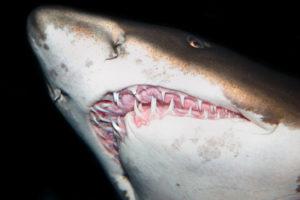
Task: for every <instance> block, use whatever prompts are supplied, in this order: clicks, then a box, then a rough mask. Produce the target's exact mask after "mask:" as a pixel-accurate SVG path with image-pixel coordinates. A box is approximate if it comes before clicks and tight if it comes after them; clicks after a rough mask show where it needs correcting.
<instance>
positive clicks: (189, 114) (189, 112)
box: [187, 106, 192, 116]
mask: <svg viewBox="0 0 300 200" xmlns="http://www.w3.org/2000/svg"><path fill="white" fill-rule="evenodd" d="M187 116H192V106H191V107H190V108H189V111H188V113H187Z"/></svg>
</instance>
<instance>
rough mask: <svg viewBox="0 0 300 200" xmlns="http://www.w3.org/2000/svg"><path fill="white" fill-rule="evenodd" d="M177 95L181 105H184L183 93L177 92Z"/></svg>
mask: <svg viewBox="0 0 300 200" xmlns="http://www.w3.org/2000/svg"><path fill="white" fill-rule="evenodd" d="M179 97H180V102H181V105H182V106H184V99H185V95H184V94H179Z"/></svg>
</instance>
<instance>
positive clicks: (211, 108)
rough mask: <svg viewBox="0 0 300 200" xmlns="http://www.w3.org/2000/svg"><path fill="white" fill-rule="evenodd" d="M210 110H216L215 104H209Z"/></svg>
mask: <svg viewBox="0 0 300 200" xmlns="http://www.w3.org/2000/svg"><path fill="white" fill-rule="evenodd" d="M210 111H211V112H212V113H214V112H216V106H215V105H211V106H210Z"/></svg>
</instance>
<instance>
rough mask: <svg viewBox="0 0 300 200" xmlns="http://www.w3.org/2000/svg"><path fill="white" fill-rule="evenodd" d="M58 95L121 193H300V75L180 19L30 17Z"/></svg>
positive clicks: (164, 199)
mask: <svg viewBox="0 0 300 200" xmlns="http://www.w3.org/2000/svg"><path fill="white" fill-rule="evenodd" d="M27 28H28V40H29V42H30V45H31V46H32V49H33V51H34V53H35V54H36V56H37V59H38V60H39V62H40V64H41V69H42V72H43V74H44V77H45V81H46V82H47V86H48V88H49V95H50V97H51V99H52V100H53V102H54V104H55V105H56V106H57V108H58V109H59V110H60V111H61V113H62V114H63V115H64V117H65V118H66V120H67V121H68V122H69V123H70V124H71V125H72V127H73V128H74V130H75V131H76V133H77V134H78V135H79V136H80V138H82V140H83V141H84V142H85V143H86V144H87V146H88V147H89V148H91V149H92V150H93V152H94V153H95V157H96V158H97V159H98V160H99V162H100V163H101V164H102V166H103V168H104V170H105V172H106V174H107V175H108V177H109V179H110V180H111V182H112V183H113V184H114V186H115V188H116V191H117V192H118V193H119V194H120V198H121V199H130V200H152V199H155V200H183V199H186V200H199V199H204V200H219V199H228V200H240V199H243V200H253V199H257V200H300V156H299V153H300V107H299V103H298V101H299V99H300V96H299V95H300V94H299V91H300V82H299V80H295V79H293V78H291V77H287V76H286V75H283V74H279V73H278V72H275V71H272V70H271V69H269V68H266V67H264V66H262V65H260V64H257V63H254V62H252V61H250V60H248V59H247V58H245V57H242V56H240V55H238V54H236V53H234V52H232V51H230V50H228V49H226V48H224V47H221V46H218V45H217V44H214V43H213V42H210V41H207V40H205V39H203V38H201V37H199V36H196V35H194V34H190V33H187V32H184V31H180V30H177V29H172V28H166V27H161V26H155V25H147V24H142V23H137V22H131V21H127V20H123V19H116V18H111V17H107V16H98V15H95V14H88V13H85V12H82V11H78V10H73V9H69V8H63V7H40V8H37V9H36V10H35V11H33V12H32V13H31V15H30V16H29V17H28V24H27Z"/></svg>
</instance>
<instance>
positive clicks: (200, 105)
mask: <svg viewBox="0 0 300 200" xmlns="http://www.w3.org/2000/svg"><path fill="white" fill-rule="evenodd" d="M197 102H198V108H199V111H201V110H202V101H201V100H200V99H198V100H197Z"/></svg>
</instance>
